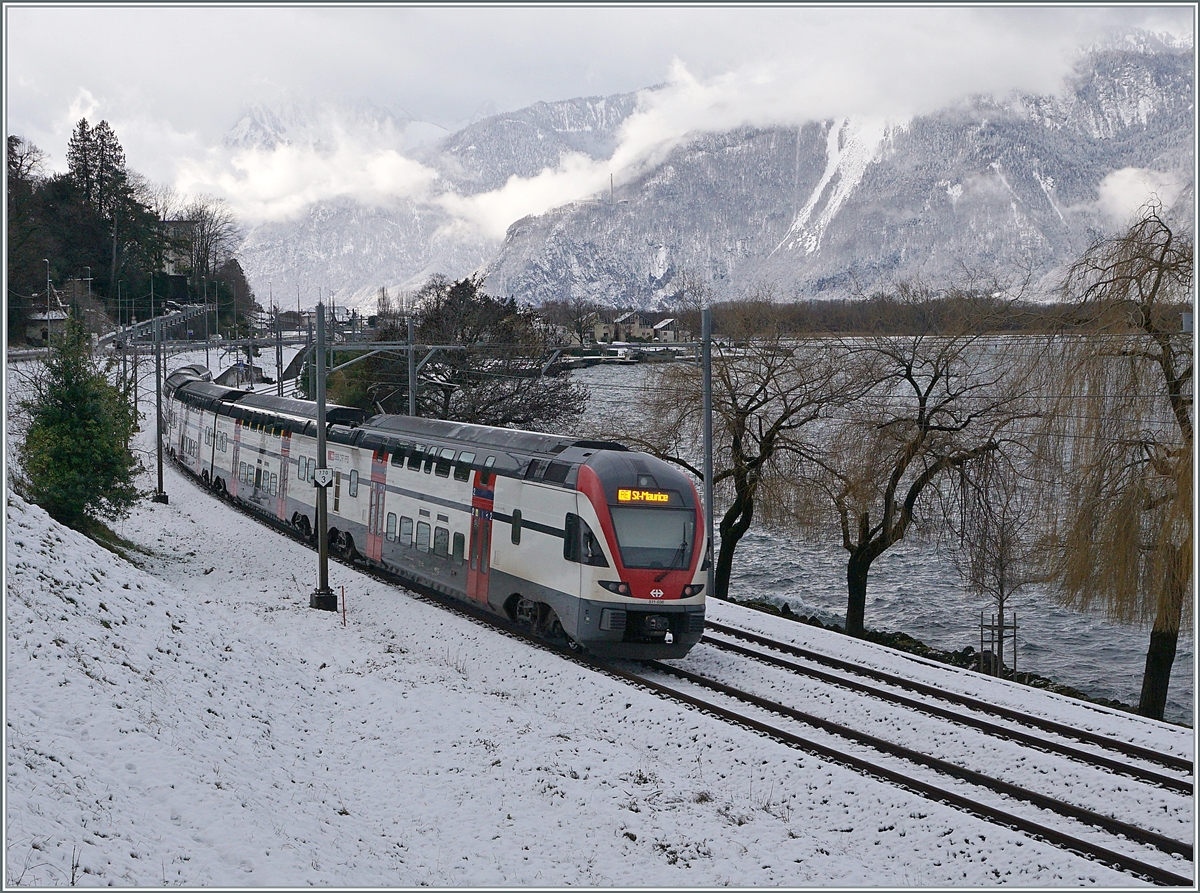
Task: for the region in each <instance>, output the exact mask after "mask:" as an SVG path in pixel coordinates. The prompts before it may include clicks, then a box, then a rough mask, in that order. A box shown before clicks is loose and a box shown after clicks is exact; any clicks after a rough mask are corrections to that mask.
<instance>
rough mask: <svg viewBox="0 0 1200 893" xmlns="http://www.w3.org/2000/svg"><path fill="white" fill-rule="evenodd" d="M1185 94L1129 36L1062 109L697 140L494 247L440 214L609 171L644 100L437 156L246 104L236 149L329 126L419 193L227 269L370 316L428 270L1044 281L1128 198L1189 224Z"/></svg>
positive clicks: (1188, 70)
mask: <svg viewBox="0 0 1200 893" xmlns="http://www.w3.org/2000/svg"><path fill="white" fill-rule="evenodd" d="M1193 75H1194V60H1193V54H1192V49H1191V45H1190V44H1188V45H1186V46H1179V45H1174V44H1171V43H1168V42H1164V41H1163V40H1161V39H1158V38H1154V37H1153V36H1152V35H1147V34H1144V33H1140V32H1139V33H1138V34H1134V35H1126V36H1125V37H1124V38H1122V39H1121V40H1119V41H1116V42H1110V43H1108V44H1106V45H1103V46H1098V47H1094V48H1092V49H1091V50H1089V51H1088V52H1087V53H1085V54H1083V55H1082V56H1081V58H1080V61H1079V63H1078V65H1077V67H1076V70H1075V72H1074V75H1073V76H1072V78H1071V79H1070V80H1069V82H1068V83H1067V84H1065V85H1064V87H1063V89H1062V90H1060V91H1059V92H1058V93H1057V94H1056V95H1029V94H1013V95H1010V96H1007V97H1000V98H997V97H992V96H973V97H967V98H964V99H963V100H962V101H961V102H959V103H958V104H956V105H953V106H951V107H946V108H943V109H941V110H939V111H937V112H935V113H933V114H928V115H922V116H919V117H913V118H908V119H904V120H861V119H854V118H843V119H838V120H827V121H811V122H808V123H805V124H802V125H800V126H794V127H742V128H739V129H737V130H731V131H727V132H722V133H697V134H693V135H691V136H690V138H689V139H687V140H686V141H684V142H683V143H682V144H680V145H678V146H676V147H675V148H674V149H672V150H671V151H669V152H667V153H666V154H665V157H663V158H661V160H659V161H658V162H657V163H655V164H653V165H652V166H650V167H649V168H648V169H646V170H644V171H642V172H641V173H639V174H637V175H627V176H626V178H625V179H624V180H622V179H620V175H619V174H618V179H617V180H616V181H615V183H614V188H613V189H608V188H605V189H604V190H603V191H601V192H599V193H596V194H594V195H584V196H580V195H563V196H562V200H561V204H559V205H558V206H557V207H554V208H552V209H551V210H549V211H547V212H545V213H542V214H538V215H533V216H529V217H525V218H522V219H520V220H517V221H515V222H513V223H512V224H511V225H510V226H509V227H508V230H507V233H506V234H505V236H504V238H503V239H502V240H500V239H497V238H495V237H491V236H488V235H486V234H485V233H483V232H481V231H480V230H478V229H475V228H473V227H470V226H467V225H465V224H464V222H463V220H462V219H461V218H459V217H455V216H454V215H452V214H451V208H452V207H453V206H454V202H460V203H461V202H463V201H470V200H480V199H490V198H493V197H494V196H496V195H498V194H500V193H499V191H500V190H501V189H502V188H503V187H504V186H505V184H506V183H509V180H510V178H512V177H519V178H524V179H530V178H534V177H536V176H537V175H538V174H539V173H541V172H543V171H546V170H553V169H555V168H556V167H558V166H559V165H560V163H561V162H562V159H563V158H564V157H566V156H567V155H569V154H571V153H575V154H579V155H583V156H585V157H586V158H588V159H591V160H592V161H596V162H604V161H606V160H607V159H609V158H611V157H612V155H613V152H614V151H615V150H616V148H617V146H618V144H619V139H620V136H621V127H622V125H623V124H624V123H625V122H626V121H627V120H628V119H629V117H630V116H631V115H633V114H634V113H635V112H636V111H637V110H638V107H639V105H638V103H639V99H640V98H641V97H642V96H643V95H645V94H644V93H643V94H623V95H618V96H610V97H590V98H585V99H573V100H567V101H564V102H553V103H548V102H540V103H536V104H535V105H533V106H530V107H529V108H526V109H521V110H519V111H516V112H511V113H505V114H500V115H492V116H490V117H487V118H485V119H483V120H480V121H477V122H475V123H473V124H471V125H469V126H467V127H465V128H463V129H462V130H459V131H457V132H455V133H452V134H448V135H444V136H443V137H442V138H441V139H438V140H436V141H429V140H427V139H423V138H418V137H419V135H420V134H422V133H423V131H421V125H420V122H415V121H412V120H411V119H409V118H406V117H404V116H403V115H394V114H392V113H391V112H390V111H388V110H386V109H382V108H379V107H375V106H372V105H370V104H369V103H360V104H357V105H355V104H351V105H349V106H348V107H346V108H344V109H338V110H336V115H335V111H334V110H331V109H328V108H326V109H324V110H319V111H317V112H314V111H312V110H311V109H304V108H301V107H298V106H292V107H285V108H283V109H281V110H275V111H272V110H270V109H267V108H265V107H260V108H258V109H256V110H254V112H253V114H248V115H247V116H246V117H245V118H244V119H243V120H242V121H241V122H239V124H238V126H237V127H235V128H234V130H233V131H231V132H230V135H229V137H228V139H227V142H228V144H229V145H231V146H240V147H247V146H254V145H257V146H260V147H264V148H269V147H272V146H276V145H281V144H282V145H295V144H302V145H306V146H309V147H311V148H313V150H314V151H317V152H320V151H327V150H328V146H329V145H330V142H329V137H328V136H327V135H326V134H327V133H328V132H329V130H330V127H329V122H330V121H331V120H333V119H334V118H336V121H337V126H339V127H340V128H342V129H341V131H340V132H341V133H354V134H358V135H359V136H358V137H357V138H359V139H362V140H366V141H367V142H369V143H372V144H374V145H378V146H384V147H391V148H395V149H396V151H403V152H405V153H407V155H408V157H410V158H413V159H415V160H417V161H419V162H420V163H421V164H422V165H424V166H425V167H426V168H427V169H428V170H429V171H430V172H431V174H430V176H431V185H430V187H429V190H428V193H427V194H425V195H423V196H421V197H420V198H411V199H406V200H403V201H394V202H391V203H379V202H376V203H374V204H371V205H368V204H366V203H364V202H361V201H355V200H353V199H350V198H348V197H342V198H337V199H329V200H324V201H321V202H317V203H314V204H313V205H311V206H310V207H309V208H308V210H307V211H306V212H305V213H304V214H302V215H300V216H299V217H297V218H294V219H291V220H288V221H280V222H274V223H266V224H262V225H260V226H258V227H256V228H255V229H253V230H252V231H251V232H250V234H249V235H248V237H247V239H246V243H245V244H244V245H243V246H242V248H241V250H240V251H239V257H240V258H241V260H242V263H243V266H244V267H245V268H246V270H247V272H248V274H249V275H250V276H251V278H252V281H253V282H254V284H255V289H256V291H257V292H258V293H259V294H260V295H262V294H263V293H264V292H265V291H266V289H264V288H263V287H262V286H263V285H264V284H265V283H266V282H268V281H269V282H271V287H272V288H273V290H274V293H276V294H295V293H296V290H297V288H298V287H299V288H300V290H301V291H302V292H303V296H304V303H305V304H306V305H308V304H311V303H312V302H313V301H314V300H315V292H316V287H317V286H327V287H331V288H333V289H334V291H335V293H336V294H337V295H338V301H339V303H343V302H345V303H357V304H358V305H359V306H363V307H370V306H373V303H374V296H375V294H376V292H377V291H378V288H379V287H380V286H384V285H386V286H388V287H389V289H390V290H393V291H395V290H411V289H414V288H416V287H417V286H419V285H420V283H421V282H423V281H424V279H425V278H427V277H428V275H430V274H431V273H434V272H442V273H445V274H446V275H448V276H451V277H455V278H457V277H461V276H465V275H468V274H470V273H472V272H478V273H479V274H480V275H482V276H484V277H485V281H486V287H487V288H488V290H489V291H492V292H493V293H497V294H504V295H510V294H511V295H515V296H516V297H517V298H519V299H521V300H524V301H529V302H533V303H541V302H543V301H546V300H551V299H561V298H565V297H568V296H575V295H583V296H587V297H589V298H593V299H596V300H599V301H601V302H603V303H606V304H610V305H625V306H638V307H648V306H656V305H660V304H662V303H664V302H667V301H669V300H670V299H671V297H672V296H673V295H674V294H676V293H677V292H678V290H679V288H680V277H681V274H683V273H685V272H686V273H689V274H692V275H694V276H697V277H699V278H701V279H702V280H703V281H706V282H708V283H709V284H710V285H711V287H712V289H713V291H714V293H715V294H716V295H717V296H718V297H732V296H736V295H740V294H743V293H745V291H746V290H747V289H749V288H753V287H756V286H761V287H766V288H770V289H772V290H773V291H774V292H775V293H776V294H777V295H779V296H780V297H782V298H790V297H811V296H817V297H820V296H843V295H847V294H854V293H858V292H868V291H870V290H871V289H872V288H875V287H879V286H883V285H885V284H886V283H888V282H891V281H896V280H900V279H913V278H918V277H919V278H921V279H923V280H925V281H929V282H943V281H947V280H948V279H953V280H954V281H962V280H963V279H964V278H969V277H970V276H972V275H977V276H983V277H991V276H996V277H999V278H1016V277H1020V276H1028V275H1030V274H1032V275H1033V277H1034V279H1035V281H1036V280H1037V279H1039V278H1040V279H1043V280H1045V279H1047V278H1048V277H1051V276H1052V275H1053V273H1054V271H1055V270H1056V269H1058V268H1060V267H1061V265H1062V264H1064V263H1066V262H1068V261H1070V260H1071V259H1073V258H1074V257H1075V256H1076V255H1077V254H1078V253H1079V251H1080V250H1082V248H1083V247H1084V246H1085V245H1086V244H1087V243H1088V242H1089V241H1090V240H1091V239H1092V238H1094V236H1095V235H1096V234H1097V233H1100V232H1106V231H1111V230H1112V229H1113V228H1114V227H1115V226H1117V225H1119V222H1120V221H1119V220H1115V219H1114V218H1113V216H1112V213H1113V209H1114V208H1115V207H1117V206H1118V205H1119V202H1117V201H1116V199H1117V198H1118V197H1119V195H1118V193H1119V192H1120V189H1121V188H1122V186H1123V184H1124V185H1127V181H1129V180H1131V179H1132V180H1137V179H1138V178H1141V179H1145V178H1149V179H1150V180H1152V181H1154V182H1156V183H1159V184H1161V186H1162V195H1163V197H1164V198H1165V199H1167V200H1170V199H1171V198H1172V197H1174V196H1176V195H1178V201H1180V202H1186V203H1188V206H1189V208H1190V203H1191V202H1192V201H1193V196H1194V191H1193V186H1192V184H1191V179H1192V173H1191V172H1192V167H1193V163H1194V139H1195V128H1194V117H1195V111H1194V98H1193V95H1192V83H1193ZM424 134H425V135H426V136H427V135H428V133H427V131H425V132H424ZM1122 178H1124V179H1122ZM451 199H453V201H450V200H451ZM1185 216H1186V217H1187V218H1188V219H1190V218H1191V213H1190V210H1189V211H1188V212H1187V213H1186V214H1185ZM285 302H286V299H284V301H281V303H284V304H285V306H286V303H285Z"/></svg>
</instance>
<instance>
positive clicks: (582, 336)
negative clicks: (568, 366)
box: [542, 295, 600, 348]
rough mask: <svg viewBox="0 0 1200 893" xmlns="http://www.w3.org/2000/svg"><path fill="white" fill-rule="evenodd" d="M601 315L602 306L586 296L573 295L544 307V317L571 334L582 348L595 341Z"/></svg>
mask: <svg viewBox="0 0 1200 893" xmlns="http://www.w3.org/2000/svg"><path fill="white" fill-rule="evenodd" d="M599 313H600V305H599V304H597V303H596V302H595V301H594V300H592V299H591V298H589V297H587V296H586V295H572V296H571V297H569V298H567V299H566V300H564V301H551V302H547V303H546V304H545V305H544V306H543V307H542V315H543V316H544V317H545V318H546V319H547V320H548V321H550V322H551V323H554V324H555V325H559V326H562V327H563V328H564V329H566V330H567V331H568V332H570V333H571V334H572V335H573V336H574V337H575V341H576V342H577V344H578V346H579V347H581V348H583V347H587V346H588V344H590V343H591V342H592V341H593V340H595V339H594V333H595V330H596V320H597V318H598V317H599Z"/></svg>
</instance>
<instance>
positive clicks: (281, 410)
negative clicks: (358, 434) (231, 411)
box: [167, 365, 370, 427]
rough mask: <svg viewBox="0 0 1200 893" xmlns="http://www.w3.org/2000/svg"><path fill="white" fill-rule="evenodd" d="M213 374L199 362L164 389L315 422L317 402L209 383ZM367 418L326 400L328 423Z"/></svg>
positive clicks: (349, 423) (350, 423) (208, 402)
mask: <svg viewBox="0 0 1200 893" xmlns="http://www.w3.org/2000/svg"><path fill="white" fill-rule="evenodd" d="M211 379H212V374H211V373H210V372H209V371H208V370H207V369H205V368H204V367H203V366H200V365H191V366H184V367H182V368H180V369H177V370H176V371H175V372H173V373H171V374H170V375H169V376H167V391H168V392H169V393H178V394H179V395H180V397H181V399H184V400H187V402H195V403H199V404H201V405H204V406H206V408H209V409H215V408H216V405H215V404H218V403H223V404H233V405H235V406H238V407H242V408H244V409H247V410H249V411H251V412H260V413H263V414H266V415H271V416H275V417H279V418H283V419H287V420H291V421H297V422H316V420H317V405H316V403H313V402H311V401H309V400H296V399H294V398H291V397H277V396H274V395H272V394H256V393H254V392H253V391H242V390H238V389H237V388H229V387H225V386H224V385H219V384H215V383H213V382H212V380H211ZM369 417H370V413H368V412H367V411H365V410H362V409H357V408H355V407H353V406H341V405H339V404H336V403H329V404H326V406H325V421H326V422H327V423H328V424H331V425H345V426H348V427H353V426H356V425H358V424H360V423H361V422H363V421H365V420H366V419H368V418H369Z"/></svg>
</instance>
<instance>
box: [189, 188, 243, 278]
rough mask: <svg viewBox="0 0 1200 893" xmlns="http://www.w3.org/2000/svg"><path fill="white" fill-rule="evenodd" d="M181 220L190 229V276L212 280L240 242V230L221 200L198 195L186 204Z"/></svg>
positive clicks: (224, 202) (225, 203)
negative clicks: (188, 223)
mask: <svg viewBox="0 0 1200 893" xmlns="http://www.w3.org/2000/svg"><path fill="white" fill-rule="evenodd" d="M183 219H184V220H187V221H189V222H190V223H191V225H192V227H191V234H190V237H189V238H190V243H191V244H190V246H189V247H190V249H191V259H192V275H193V276H194V277H197V278H198V277H200V276H208V277H210V278H213V277H215V276H216V275H217V272H218V271H219V270H220V269H221V268H222V267H223V266H224V265H225V263H226V262H227V261H228V260H229V259H230V258H231V257H232V256H233V252H234V249H235V248H237V245H238V242H239V241H240V240H241V236H242V232H241V226H240V225H239V223H238V220H237V218H236V217H235V216H234V214H233V210H232V209H231V208H230V207H229V204H228V202H226V201H225V200H224V199H220V198H214V197H213V196H211V195H201V196H198V197H197V198H194V199H192V200H191V201H190V202H188V204H187V207H185V208H184V211H183Z"/></svg>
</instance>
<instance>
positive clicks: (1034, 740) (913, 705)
mask: <svg viewBox="0 0 1200 893" xmlns="http://www.w3.org/2000/svg"><path fill="white" fill-rule="evenodd" d="M700 641H701V643H702V644H705V645H710V646H712V647H714V648H719V649H721V650H722V651H729V652H732V653H734V654H740V655H742V656H743V657H749V658H751V659H753V660H757V661H761V662H762V663H765V664H770V665H771V666H775V667H779V668H780V669H784V670H788V671H790V672H793V673H797V674H801V675H804V676H811V677H812V678H814V679H819V680H820V681H822V682H827V683H830V684H832V685H837V686H840V687H842V688H847V689H850V690H851V691H856V692H861V693H863V694H867V695H870V696H871V697H874V698H878V699H880V700H884V701H890V702H891V703H893V704H897V705H899V706H901V707H905V708H907V709H909V710H917V711H920V712H921V713H927V714H929V715H931V716H936V717H938V718H939V719H947V720H949V721H951V722H954V723H958V724H959V725H965V726H970V727H972V728H975V729H979V730H980V731H982V732H986V733H987V734H989V735H991V736H993V737H997V738H1008V739H1011V740H1013V741H1017V742H1019V743H1021V744H1025V745H1028V746H1030V747H1033V748H1036V749H1038V750H1042V751H1046V752H1048V753H1054V754H1059V755H1061V756H1065V757H1069V758H1070V759H1073V760H1077V761H1079V762H1082V763H1085V764H1087V765H1090V766H1096V767H1099V768H1101V769H1107V770H1109V771H1110V772H1115V773H1118V774H1120V775H1125V776H1128V777H1130V778H1136V779H1138V780H1140V781H1145V782H1148V783H1150V784H1156V785H1159V786H1160V787H1163V788H1168V789H1170V790H1173V791H1179V792H1181V793H1184V794H1191V793H1192V792H1193V791H1192V787H1193V786H1192V782H1190V781H1188V780H1187V779H1183V778H1178V777H1176V776H1173V775H1163V774H1162V773H1160V772H1154V771H1152V770H1149V769H1144V768H1142V767H1140V766H1131V765H1130V764H1129V763H1127V762H1122V761H1121V760H1117V759H1113V758H1112V757H1106V756H1104V755H1103V754H1097V753H1092V752H1091V751H1086V750H1081V749H1079V748H1077V747H1072V746H1071V745H1069V744H1064V743H1062V742H1060V741H1048V740H1047V739H1045V738H1043V737H1039V736H1037V735H1034V734H1032V733H1030V732H1024V731H1021V730H1020V729H1013V728H1010V727H1009V726H1002V725H998V724H997V723H994V722H990V721H988V720H986V719H980V718H979V717H976V716H968V715H964V714H963V713H961V712H957V711H955V710H953V709H951V708H949V707H939V706H938V705H937V704H930V703H928V702H926V701H918V700H917V699H915V698H909V697H905V696H904V695H901V694H897V693H896V692H893V691H888V690H887V689H881V688H877V687H875V686H873V685H870V684H868V683H865V682H859V681H857V680H855V679H848V678H846V677H845V676H838V675H835V674H833V673H826V672H824V671H822V670H817V669H814V668H812V667H805V666H801V665H800V664H797V663H794V662H792V661H790V660H786V659H785V658H782V657H776V656H775V655H773V654H765V653H763V652H761V651H755V650H754V649H752V648H746V647H745V646H743V645H738V644H736V643H734V642H725V641H722V640H721V639H714V638H712V637H711V636H705V637H704V638H702V639H701V640H700Z"/></svg>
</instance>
